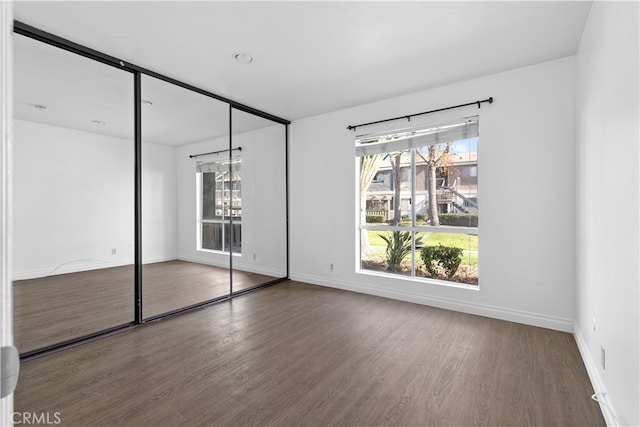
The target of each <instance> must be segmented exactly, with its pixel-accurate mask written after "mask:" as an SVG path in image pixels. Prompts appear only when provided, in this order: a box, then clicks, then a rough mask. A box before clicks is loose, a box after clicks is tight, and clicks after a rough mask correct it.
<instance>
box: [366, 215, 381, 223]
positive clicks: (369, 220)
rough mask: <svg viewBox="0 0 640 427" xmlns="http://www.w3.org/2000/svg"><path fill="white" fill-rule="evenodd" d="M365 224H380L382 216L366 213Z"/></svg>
mask: <svg viewBox="0 0 640 427" xmlns="http://www.w3.org/2000/svg"><path fill="white" fill-rule="evenodd" d="M366 221H367V224H382V223H384V216H382V215H367V217H366Z"/></svg>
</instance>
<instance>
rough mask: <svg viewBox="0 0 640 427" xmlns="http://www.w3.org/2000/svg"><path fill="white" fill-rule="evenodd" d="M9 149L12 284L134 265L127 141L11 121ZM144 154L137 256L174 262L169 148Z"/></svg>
mask: <svg viewBox="0 0 640 427" xmlns="http://www.w3.org/2000/svg"><path fill="white" fill-rule="evenodd" d="M14 147H15V149H14V159H13V160H14V204H13V206H14V218H15V220H14V233H15V234H14V236H15V239H14V258H13V259H14V263H13V266H14V280H19V279H26V278H33V277H41V276H44V275H48V274H60V273H67V272H72V271H79V270H84V269H91V268H104V267H110V266H114V265H123V264H130V263H132V262H133V251H134V247H133V225H134V224H133V144H132V142H131V141H129V140H124V139H120V138H114V137H109V136H104V135H98V134H94V133H88V132H83V131H77V130H72V129H66V128H60V127H55V126H50V125H43V124H38V123H33V122H27V121H22V120H16V121H15V144H14ZM143 152H144V154H145V155H146V156H147V157H145V161H144V162H143V167H144V172H143V179H144V180H145V182H144V185H145V189H146V190H147V194H146V195H145V199H144V200H145V202H147V203H146V206H147V207H150V208H149V209H146V211H143V216H144V220H143V230H144V238H145V242H147V241H148V242H151V243H152V244H154V245H156V244H157V245H156V246H154V247H153V248H152V249H151V250H147V251H146V253H145V254H143V255H144V258H145V259H149V260H160V259H173V258H175V253H176V250H175V230H176V225H175V224H176V221H175V149H173V148H167V147H161V146H152V145H151V144H145V146H144V149H143ZM159 219H162V221H160V220H159ZM151 246H152V245H146V247H147V248H149V247H151ZM113 248H115V249H116V254H115V255H112V253H111V251H112V249H113Z"/></svg>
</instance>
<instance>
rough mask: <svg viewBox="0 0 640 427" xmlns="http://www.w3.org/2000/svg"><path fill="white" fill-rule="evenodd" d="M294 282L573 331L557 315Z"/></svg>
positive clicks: (309, 279)
mask: <svg viewBox="0 0 640 427" xmlns="http://www.w3.org/2000/svg"><path fill="white" fill-rule="evenodd" d="M290 277H291V280H297V281H300V282H305V283H311V284H314V285H320V286H328V287H331V288H337V289H344V290H347V291H353V292H360V293H364V294H369V295H376V296H380V297H385V298H391V299H397V300H401V301H407V302H413V303H416V304H422V305H428V306H432V307H438V308H444V309H447V310H454V311H459V312H462V313H469V314H475V315H478V316H484V317H490V318H493V319H500V320H507V321H510V322H515V323H523V324H525V325H531V326H539V327H541V328H547V329H554V330H557V331H563V332H572V331H573V320H572V319H565V318H561V317H555V316H547V315H542V314H538V313H531V312H526V311H521V310H512V309H507V308H503V307H494V306H490V305H485V304H476V303H470V302H467V301H460V300H456V299H452V298H442V297H435V296H430V295H424V294H417V293H411V292H406V291H403V290H398V289H388V288H381V287H377V286H371V285H361V284H357V283H352V282H346V281H342V280H335V279H327V278H326V277H318V276H311V275H307V274H300V273H291V275H290Z"/></svg>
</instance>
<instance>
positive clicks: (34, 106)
mask: <svg viewBox="0 0 640 427" xmlns="http://www.w3.org/2000/svg"><path fill="white" fill-rule="evenodd" d="M33 108H35V109H36V110H46V109H47V106H46V105H42V104H33Z"/></svg>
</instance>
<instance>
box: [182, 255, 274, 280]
mask: <svg viewBox="0 0 640 427" xmlns="http://www.w3.org/2000/svg"><path fill="white" fill-rule="evenodd" d="M178 259H179V260H181V261H188V262H195V263H198V264H205V265H212V266H214V267H221V268H229V264H228V263H221V262H216V261H213V260H211V259H203V258H197V257H189V256H186V257H185V256H181V257H178ZM233 269H234V270H240V271H246V272H248V273H256V274H264V275H265V276H272V277H284V276H285V275H286V274H287V273H286V271H285V270H278V269H275V268H270V267H264V266H260V265H254V264H246V263H243V262H238V261H237V260H236V259H235V258H234V260H233Z"/></svg>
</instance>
